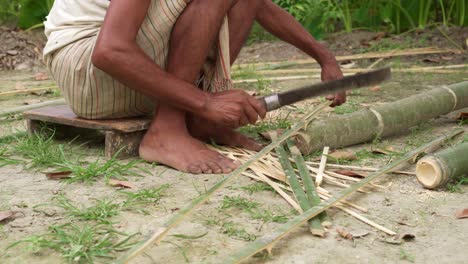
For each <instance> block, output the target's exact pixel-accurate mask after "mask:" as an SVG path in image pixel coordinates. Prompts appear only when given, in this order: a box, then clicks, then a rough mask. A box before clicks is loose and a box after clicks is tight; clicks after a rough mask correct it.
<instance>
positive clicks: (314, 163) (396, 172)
mask: <svg viewBox="0 0 468 264" xmlns="http://www.w3.org/2000/svg"><path fill="white" fill-rule="evenodd" d="M306 163H307V164H309V165H316V166H318V165H319V164H320V163H319V162H314V161H306ZM327 167H328V168H332V169H347V170H353V171H367V172H376V171H378V170H379V169H377V168H371V167H361V166H352V165H341V164H331V163H328V164H327ZM392 173H393V174H404V175H416V173H414V172H411V171H393V172H392Z"/></svg>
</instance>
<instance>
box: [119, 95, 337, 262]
mask: <svg viewBox="0 0 468 264" xmlns="http://www.w3.org/2000/svg"><path fill="white" fill-rule="evenodd" d="M329 104H330V103H329V102H324V103H322V104H320V105H319V106H317V107H316V108H315V109H314V110H313V111H312V112H311V113H309V114H307V115H305V116H304V117H302V118H301V119H300V121H299V122H298V123H297V124H296V125H295V126H294V127H293V128H291V129H290V130H288V131H286V132H285V133H283V134H282V135H281V136H280V137H279V138H278V140H277V141H275V142H272V143H271V144H269V145H268V146H266V147H265V148H263V149H262V150H261V151H260V152H258V153H257V154H255V155H254V156H253V157H252V158H251V159H249V160H248V161H246V162H245V163H244V164H243V165H242V166H240V167H239V168H237V169H236V170H234V171H233V172H231V173H230V174H228V175H227V176H226V177H224V178H223V179H222V180H221V181H219V182H217V183H216V184H215V185H213V186H212V187H211V188H210V189H209V190H207V191H206V192H205V193H204V194H202V195H200V196H199V197H197V198H195V199H193V200H192V202H190V203H189V204H188V205H186V206H185V207H184V208H182V209H181V210H179V211H178V212H177V213H176V214H175V215H174V216H173V217H172V218H171V219H170V220H169V221H168V222H167V223H166V224H165V225H164V227H163V228H159V229H158V230H156V231H155V232H154V233H153V234H152V235H151V236H150V237H149V238H148V239H146V240H144V241H142V242H141V243H138V244H137V245H135V246H134V247H133V248H132V249H131V250H130V251H129V252H128V254H126V255H125V256H123V257H122V258H120V259H118V260H117V262H116V263H128V262H129V261H130V260H131V259H133V258H135V257H136V256H138V255H139V254H141V253H143V252H144V250H145V249H146V248H147V247H149V246H151V245H152V244H154V243H156V244H159V243H160V242H161V241H162V239H164V237H166V236H167V233H169V231H170V230H171V229H173V228H174V227H176V226H177V225H178V224H179V223H180V222H182V221H183V220H184V219H185V218H187V217H188V216H189V215H190V214H191V213H192V212H193V211H195V210H196V209H197V208H198V207H200V206H201V205H202V204H203V203H204V202H206V201H207V200H208V199H209V198H210V197H211V196H212V195H213V194H214V193H215V192H217V191H218V190H220V189H221V188H223V187H224V186H226V184H228V183H230V182H232V181H233V180H234V179H235V178H236V177H237V176H239V175H241V174H242V173H243V172H244V171H245V170H247V169H248V168H249V167H250V166H252V165H253V164H254V163H256V162H257V161H258V160H259V159H260V158H262V157H263V156H264V155H265V154H267V153H269V152H270V151H272V150H273V149H274V148H276V147H277V146H278V145H280V144H281V143H282V142H283V141H285V140H286V139H288V138H289V137H291V136H292V135H294V134H295V133H297V131H299V130H300V129H301V128H302V127H304V126H306V125H307V124H308V123H309V122H310V120H311V119H312V118H313V117H314V116H315V115H317V114H318V113H319V112H321V111H322V110H323V109H324V108H325V107H327V106H329Z"/></svg>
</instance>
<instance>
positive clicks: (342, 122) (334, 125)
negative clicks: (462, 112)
mask: <svg viewBox="0 0 468 264" xmlns="http://www.w3.org/2000/svg"><path fill="white" fill-rule="evenodd" d="M465 107H468V82H462V83H458V84H454V85H450V86H442V87H440V88H436V89H433V90H430V91H427V92H424V93H420V94H416V95H413V96H410V97H407V98H405V99H402V100H399V101H396V102H392V103H387V104H384V105H379V106H375V107H373V108H369V109H362V110H360V111H357V112H354V113H351V114H346V115H341V116H337V117H334V118H333V119H326V120H318V121H317V122H313V123H312V124H311V125H310V126H309V128H308V129H307V130H305V131H302V132H301V133H298V135H297V136H296V140H297V143H298V147H299V148H300V149H301V151H302V153H303V154H309V153H312V152H313V151H316V150H319V149H322V148H323V147H324V146H330V148H333V149H336V148H342V147H347V146H351V145H355V144H359V143H364V142H370V141H372V140H374V139H375V138H385V137H389V136H394V135H399V134H403V133H405V132H407V131H408V130H409V128H410V127H414V126H416V125H418V124H420V123H422V122H425V121H428V120H430V119H432V118H436V117H438V116H440V115H445V114H448V113H450V112H452V111H455V110H458V109H462V108H465Z"/></svg>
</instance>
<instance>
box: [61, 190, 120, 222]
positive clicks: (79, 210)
mask: <svg viewBox="0 0 468 264" xmlns="http://www.w3.org/2000/svg"><path fill="white" fill-rule="evenodd" d="M93 200H94V202H95V204H94V205H93V206H89V207H85V206H83V205H76V204H75V203H74V202H73V201H71V200H70V199H68V198H67V197H65V196H64V195H58V196H55V197H54V198H52V201H53V205H55V206H57V207H60V208H62V209H63V210H64V211H65V214H66V215H68V216H69V217H71V218H73V219H75V220H81V221H96V222H99V223H103V224H110V223H111V222H110V221H109V219H110V218H112V217H114V216H117V215H118V214H119V213H120V210H121V208H122V205H121V204H118V203H115V202H113V201H111V200H108V199H104V200H99V199H93Z"/></svg>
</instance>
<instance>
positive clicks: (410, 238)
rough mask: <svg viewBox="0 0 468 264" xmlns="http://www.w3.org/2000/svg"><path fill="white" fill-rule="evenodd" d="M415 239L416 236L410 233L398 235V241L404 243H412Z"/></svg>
mask: <svg viewBox="0 0 468 264" xmlns="http://www.w3.org/2000/svg"><path fill="white" fill-rule="evenodd" d="M415 238H416V236H415V235H413V234H410V233H401V234H399V235H398V239H400V240H402V241H406V242H408V241H413V240H414V239H415Z"/></svg>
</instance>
